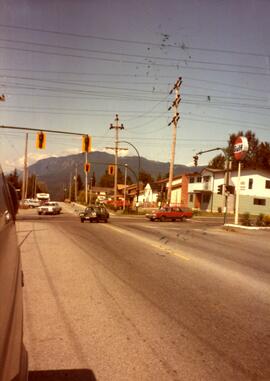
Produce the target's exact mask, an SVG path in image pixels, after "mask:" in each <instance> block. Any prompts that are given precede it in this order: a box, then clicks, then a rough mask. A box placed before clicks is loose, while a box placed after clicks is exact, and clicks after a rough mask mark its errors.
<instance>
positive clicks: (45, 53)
mask: <svg viewBox="0 0 270 381" xmlns="http://www.w3.org/2000/svg"><path fill="white" fill-rule="evenodd" d="M0 49H6V50H13V51H20V52H24V53H37V54H42V55H46V56H48V55H53V56H60V57H70V58H82V59H87V60H95V61H102V62H114V63H118V64H119V63H120V64H135V65H142V66H147V67H149V66H153V67H167V68H168V67H175V68H177V69H178V70H180V69H181V70H203V71H209V70H210V71H215V72H224V73H236V74H248V75H255V76H267V77H268V76H269V75H270V74H269V73H258V72H251V71H239V70H227V69H217V68H206V67H191V66H186V65H185V66H181V65H180V64H178V63H176V64H162V63H156V62H151V63H150V64H149V63H148V62H142V61H132V60H123V59H114V58H100V57H89V56H83V55H75V54H71V53H69V54H67V53H57V52H45V51H42V50H33V49H23V48H15V47H10V46H9V47H8V46H0Z"/></svg>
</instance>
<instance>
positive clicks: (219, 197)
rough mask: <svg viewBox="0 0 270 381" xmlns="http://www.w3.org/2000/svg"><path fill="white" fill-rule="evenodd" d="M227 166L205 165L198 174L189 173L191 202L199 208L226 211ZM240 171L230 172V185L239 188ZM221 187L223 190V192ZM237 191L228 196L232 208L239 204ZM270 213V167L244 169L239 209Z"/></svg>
mask: <svg viewBox="0 0 270 381" xmlns="http://www.w3.org/2000/svg"><path fill="white" fill-rule="evenodd" d="M224 176H225V172H224V170H217V169H210V168H205V169H203V170H202V171H201V173H200V174H199V175H197V176H192V175H190V176H189V185H188V198H189V202H188V204H189V206H190V207H192V208H195V209H198V210H206V211H213V212H216V211H222V210H223V208H224V203H225V187H224V186H223V184H225V180H224ZM237 182H238V176H237V171H232V172H231V174H230V181H229V185H231V186H233V187H234V190H235V189H236V188H237ZM219 191H221V192H222V194H219ZM235 194H236V192H234V194H230V195H229V197H228V212H231V213H233V212H234V208H235ZM244 212H249V213H251V214H260V213H264V214H270V171H262V170H252V169H246V170H242V171H241V178H240V192H239V213H244Z"/></svg>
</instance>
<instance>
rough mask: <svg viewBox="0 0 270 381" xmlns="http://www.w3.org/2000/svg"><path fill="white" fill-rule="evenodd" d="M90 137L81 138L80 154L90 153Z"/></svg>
mask: <svg viewBox="0 0 270 381" xmlns="http://www.w3.org/2000/svg"><path fill="white" fill-rule="evenodd" d="M91 145H92V141H91V136H90V135H83V136H82V152H91V148H92V147H91Z"/></svg>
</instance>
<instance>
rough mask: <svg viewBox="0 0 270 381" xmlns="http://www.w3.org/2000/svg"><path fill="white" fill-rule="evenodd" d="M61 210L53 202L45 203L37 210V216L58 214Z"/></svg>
mask: <svg viewBox="0 0 270 381" xmlns="http://www.w3.org/2000/svg"><path fill="white" fill-rule="evenodd" d="M61 210H62V208H61V206H60V205H59V204H58V203H57V202H54V201H48V202H45V204H43V205H41V206H39V207H38V208H37V212H38V214H60V212H61Z"/></svg>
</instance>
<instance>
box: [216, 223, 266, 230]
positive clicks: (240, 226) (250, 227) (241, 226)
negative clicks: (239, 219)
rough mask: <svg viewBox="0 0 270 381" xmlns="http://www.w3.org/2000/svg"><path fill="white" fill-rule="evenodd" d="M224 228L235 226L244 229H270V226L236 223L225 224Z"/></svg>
mask: <svg viewBox="0 0 270 381" xmlns="http://www.w3.org/2000/svg"><path fill="white" fill-rule="evenodd" d="M223 227H224V228H235V229H243V230H270V227H266V226H244V225H235V224H225V225H223Z"/></svg>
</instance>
